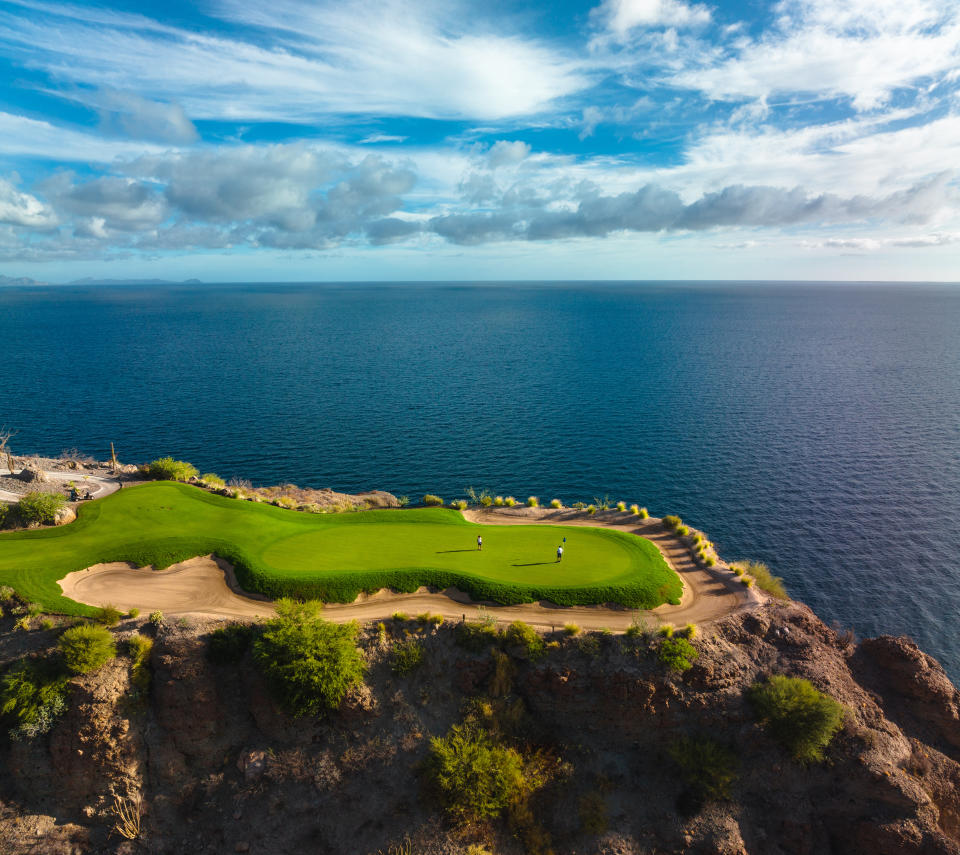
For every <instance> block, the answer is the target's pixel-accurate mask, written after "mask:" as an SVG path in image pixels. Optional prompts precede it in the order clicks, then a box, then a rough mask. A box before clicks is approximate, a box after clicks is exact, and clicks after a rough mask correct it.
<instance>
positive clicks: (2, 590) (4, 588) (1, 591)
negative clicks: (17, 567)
mask: <svg viewBox="0 0 960 855" xmlns="http://www.w3.org/2000/svg"><path fill="white" fill-rule="evenodd" d="M15 593H16V591H14V590H13V588H11V587H10V586H9V585H0V603H7V602H9V601H10V600H12V599H13V595H14V594H15Z"/></svg>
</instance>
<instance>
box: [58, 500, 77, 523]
mask: <svg viewBox="0 0 960 855" xmlns="http://www.w3.org/2000/svg"><path fill="white" fill-rule="evenodd" d="M76 518H77V512H76V511H75V510H74V509H73V508H71V507H70V506H69V505H67V506H66V507H63V508H60V510H59V511H57V513H56V515H55V516H54V518H53V524H54V525H66V524H67V523H72V522H73V521H74V520H75V519H76Z"/></svg>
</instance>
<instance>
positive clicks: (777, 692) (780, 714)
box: [748, 674, 843, 763]
mask: <svg viewBox="0 0 960 855" xmlns="http://www.w3.org/2000/svg"><path fill="white" fill-rule="evenodd" d="M748 697H749V699H750V702H751V703H752V705H753V708H754V711H755V712H756V714H757V717H758V718H759V719H760V721H761V723H762V724H763V725H764V727H765V728H766V729H767V730H768V731H769V733H770V735H771V736H773V738H774V739H776V740H777V741H778V742H779V743H780V744H781V745H783V747H784V748H785V749H786V750H787V751H788V752H789V753H790V755H791V756H792V757H793V758H794V759H795V760H799V761H800V762H801V763H817V762H820V761H821V760H823V759H824V754H823V752H824V749H825V748H826V747H827V746H828V745H829V744H830V742H831V741H832V740H833V737H834V736H835V735H836V733H837V731H838V730H840V728H841V726H842V725H843V707H842V706H841V705H840V704H839V703H837V701H835V700H834V699H833V698H831V697H830V696H829V695H825V694H824V693H823V692H820V691H818V690H817V689H816V687H815V686H814V685H813V684H812V683H811V682H810V681H809V680H804V679H802V678H800V677H786V676H783V675H780V674H775V675H773V676H771V677H770V678H769V679H768V680H767V681H766V682H763V683H756V684H754V685H753V686H752V687H751V688H750V690H749V692H748Z"/></svg>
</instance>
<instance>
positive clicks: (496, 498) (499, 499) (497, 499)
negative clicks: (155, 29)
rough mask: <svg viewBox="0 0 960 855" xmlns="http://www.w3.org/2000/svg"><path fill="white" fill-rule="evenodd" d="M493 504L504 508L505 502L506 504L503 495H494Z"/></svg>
mask: <svg viewBox="0 0 960 855" xmlns="http://www.w3.org/2000/svg"><path fill="white" fill-rule="evenodd" d="M493 504H494V507H497V508H502V507H503V504H504V499H503V496H494V497H493Z"/></svg>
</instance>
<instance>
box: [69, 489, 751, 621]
mask: <svg viewBox="0 0 960 855" xmlns="http://www.w3.org/2000/svg"><path fill="white" fill-rule="evenodd" d="M464 516H466V517H467V519H469V520H471V521H474V522H483V523H484V524H488V525H524V524H531V523H546V524H553V525H556V524H561V523H562V524H563V525H586V526H591V525H592V526H605V527H607V528H613V529H617V530H618V531H625V532H629V533H631V534H637V535H640V536H642V537H646V538H647V539H649V540H651V541H652V542H653V543H654V544H656V546H657V548H658V549H659V550H660V551H661V553H662V554H663V556H664V557H665V558H666V560H667V562H668V563H669V564H670V566H671V567H673V569H674V570H676V571H677V573H678V574H679V575H680V578H681V579H682V580H683V583H684V590H683V597H682V599H681V602H680V605H679V606H671V605H663V606H660V607H659V608H657V609H654V610H653V611H652V612H649V613H648V614H649V616H650V618H651V620H653V621H656V622H658V623H673V624H676V625H678V626H679V625H683V624H687V623H695V624H704V625H705V624H709V623H712V622H714V621H717V620H719V619H720V618H722V617H724V616H725V615H728V614H730V613H732V612H735V611H737V610H739V609H742V608H749V607H750V606H752V605H754V604H755V603H756V602H758V601H759V599H760V597H759V595H757V594H756V593H755V592H753V591H748V590H746V589H745V588H744V587H743V586H742V585H740V584H739V583H737V582H736V581H735V577H733V575H732V574H731V572H730V571H729V569H727V568H726V567H725V566H720V565H718V566H717V567H715V568H704V567H699V566H698V565H697V564H696V563H695V562H694V561H693V558H692V555H691V552H690V549H689V547H688V546H687V545H686V544H684V543H683V542H682V541H681V540H680V539H679V538H677V537H676V536H674V535H673V534H672V533H670V532H666V531H664V530H663V527H662V526H661V525H660V521H659V520H655V519H648V520H640V521H635V522H633V521H629V519H628V521H626V522H624V516H625V515H624V514H619V513H616V512H608V513H606V514H602V515H598V516H593V517H591V516H587V515H586V514H583V513H578V512H576V511H569V510H563V511H553V510H548V509H544V508H521V509H510V510H507V511H500V510H499V509H488V510H482V511H481V510H477V511H466V512H465V513H464ZM60 587H61V588H62V589H63V593H64V595H65V596H67V597H70V598H71V599H73V600H77V601H78V602H81V603H86V604H88V605H97V606H99V605H104V604H106V603H111V604H112V605H115V606H116V607H117V608H120V609H124V610H128V609H131V608H138V609H140V610H141V611H142V612H152V611H155V610H159V611H162V612H163V613H164V614H166V615H205V616H213V617H231V618H242V619H248V618H254V617H260V616H269V615H271V614H273V605H272V604H271V603H270V602H269V601H268V600H265V599H258V598H256V597H255V596H252V595H250V594H247V593H246V592H244V591H243V590H242V589H241V588H240V586H239V585H238V584H237V581H236V577H235V576H234V573H233V568H232V567H231V566H230V564H228V563H227V562H226V561H223V560H221V559H219V558H215V557H214V556H210V555H208V556H202V557H197V558H192V559H190V560H189V561H184V562H182V563H180V564H176V565H174V566H172V567H169V568H167V569H166V570H155V569H153V568H150V567H142V568H136V567H134V566H132V565H130V564H126V563H121V562H116V563H112V564H97V565H95V566H93V567H91V568H89V569H87V570H80V571H77V572H75V573H70V574H69V575H67V576H66V577H65V578H64V579H62V580H61V582H60ZM480 609H485V610H486V611H487V613H488V614H490V615H491V616H493V617H494V618H495V619H497V620H498V621H504V622H510V621H515V620H522V621H526V622H527V623H530V624H533V625H535V626H540V627H558V626H562V625H563V624H565V623H570V622H572V623H576V624H578V625H579V626H581V627H582V628H583V629H588V630H590V629H603V628H605V629H610V630H614V631H621V632H622V631H623V630H626V629H627V628H628V627H629V626H630V623H631V621H632V620H633V615H634V612H633V611H632V610H630V609H625V608H621V607H609V606H563V607H561V606H556V605H554V604H552V603H548V602H540V603H525V604H522V605H517V606H501V605H498V604H496V603H490V602H487V603H478V602H477V601H475V600H473V599H471V598H470V597H469V596H468V595H467V594H464V593H463V592H462V591H458V590H456V589H455V588H448V589H447V590H445V591H430V590H428V589H427V588H420V589H419V590H418V591H417V592H415V593H413V594H398V593H396V592H394V591H390V590H387V589H384V590H381V591H379V592H377V593H376V594H372V595H369V596H361V597H359V598H358V599H357V601H356V602H354V603H349V604H329V605H328V606H327V608H326V614H327V617H328V618H329V619H331V620H336V621H348V620H358V621H360V622H365V621H374V620H383V619H385V618H388V617H390V616H391V615H392V614H393V613H394V612H396V611H404V612H408V613H410V614H418V613H420V612H425V611H430V612H434V613H436V614H441V615H443V616H444V618H446V619H448V620H459V619H461V618H475V617H477V616H478V613H479V610H480Z"/></svg>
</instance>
